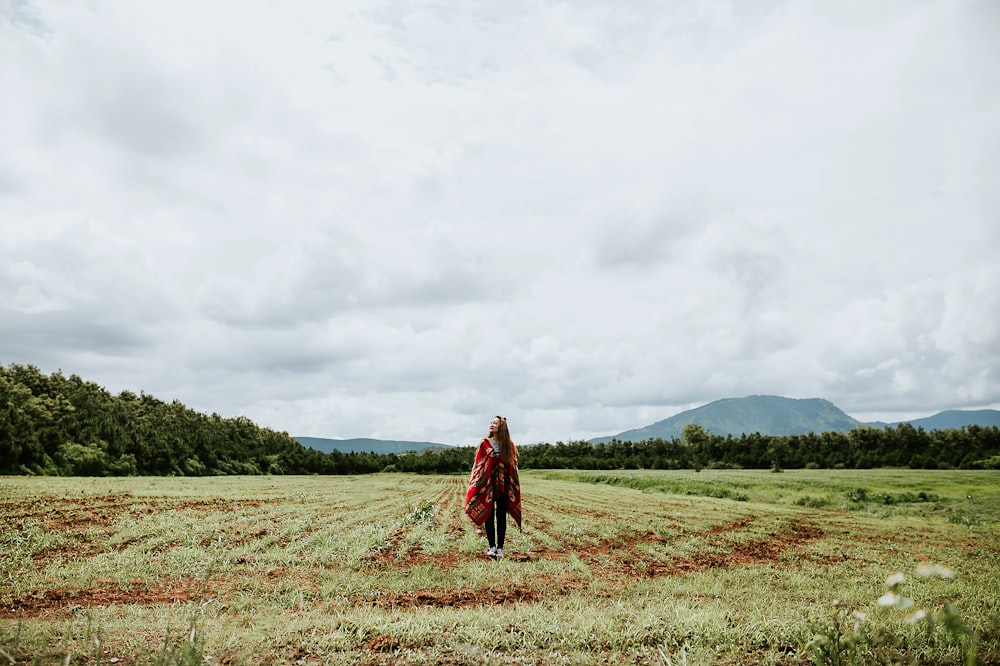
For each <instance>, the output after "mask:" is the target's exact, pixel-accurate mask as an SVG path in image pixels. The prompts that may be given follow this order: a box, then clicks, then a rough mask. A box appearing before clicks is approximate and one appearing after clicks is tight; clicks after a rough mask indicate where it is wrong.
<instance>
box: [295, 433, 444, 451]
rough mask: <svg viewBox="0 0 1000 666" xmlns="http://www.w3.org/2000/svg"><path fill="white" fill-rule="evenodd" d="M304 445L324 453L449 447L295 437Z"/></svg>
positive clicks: (429, 444) (435, 444)
mask: <svg viewBox="0 0 1000 666" xmlns="http://www.w3.org/2000/svg"><path fill="white" fill-rule="evenodd" d="M295 439H296V440H297V441H298V442H299V444H301V445H302V446H307V447H309V448H310V449H316V450H317V451H322V452H323V453H330V452H331V451H341V452H343V453H351V452H354V453H408V452H411V451H424V450H426V449H448V448H451V447H450V446H448V445H447V444H437V443H434V442H405V441H395V440H387V439H370V438H368V437H359V438H356V439H327V438H325V437H295Z"/></svg>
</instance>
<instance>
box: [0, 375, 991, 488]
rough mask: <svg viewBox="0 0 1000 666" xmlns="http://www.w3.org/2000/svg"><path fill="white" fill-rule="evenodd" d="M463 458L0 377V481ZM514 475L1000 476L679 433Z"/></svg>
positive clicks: (523, 461)
mask: <svg viewBox="0 0 1000 666" xmlns="http://www.w3.org/2000/svg"><path fill="white" fill-rule="evenodd" d="M473 454H474V449H473V447H455V448H450V449H442V450H426V451H421V452H414V453H404V454H396V453H389V454H375V453H344V452H340V451H333V452H331V453H323V452H320V451H317V450H315V449H310V448H307V447H304V446H302V445H301V444H300V443H299V442H298V441H296V440H295V439H294V438H293V437H291V436H289V435H288V433H285V432H277V431H274V430H271V429H268V428H263V427H261V426H258V425H257V424H255V423H254V422H252V421H251V420H250V419H248V418H246V417H242V416H240V417H235V418H224V417H222V416H220V415H218V414H212V415H206V414H203V413H200V412H197V411H195V410H192V409H189V408H187V407H186V406H185V405H183V404H182V403H180V402H178V401H176V400H175V401H173V402H169V403H168V402H164V401H162V400H159V399H157V398H155V397H154V396H151V395H148V394H146V393H141V394H139V395H136V394H134V393H132V392H129V391H123V392H121V393H119V394H118V395H112V394H111V393H110V392H109V391H107V390H106V389H104V388H102V387H101V386H99V385H97V384H95V383H93V382H88V381H84V380H83V379H81V378H80V377H78V376H76V375H70V376H68V377H67V376H65V375H63V374H62V373H61V372H55V373H52V374H48V375H46V374H45V373H43V372H41V371H40V370H39V369H38V368H36V367H34V366H31V365H18V364H11V365H9V366H0V474H7V475H48V476H211V475H235V474H244V475H258V474H322V475H327V474H368V473H374V472H387V471H398V472H416V473H462V472H467V471H468V470H469V468H470V466H471V462H472V458H473ZM519 464H520V467H521V468H522V469H694V470H700V469H703V468H705V469H725V468H734V469H739V468H743V469H772V470H775V471H780V470H782V469H796V468H811V469H817V468H820V469H823V468H849V469H865V468H876V467H910V468H920V469H1000V428H997V427H996V426H989V427H982V426H966V427H963V428H960V429H949V430H931V431H930V432H927V431H925V430H924V429H922V428H914V427H913V426H911V425H909V424H905V423H904V424H900V425H897V426H889V427H886V428H882V429H879V428H873V427H861V428H856V429H854V430H852V431H850V432H849V433H841V432H823V433H809V434H807V435H762V434H759V433H753V434H743V435H741V436H739V437H734V436H732V435H727V436H721V435H716V434H713V433H710V432H707V431H706V430H705V429H704V428H702V427H701V426H698V425H689V426H687V427H686V428H685V429H684V432H683V434H682V436H681V437H680V438H672V439H669V440H664V439H659V438H657V439H650V440H645V441H641V442H629V441H617V440H613V441H611V442H608V443H602V444H591V443H590V442H586V441H572V442H568V443H566V442H557V443H555V444H549V443H541V444H535V445H531V446H522V447H520V449H519Z"/></svg>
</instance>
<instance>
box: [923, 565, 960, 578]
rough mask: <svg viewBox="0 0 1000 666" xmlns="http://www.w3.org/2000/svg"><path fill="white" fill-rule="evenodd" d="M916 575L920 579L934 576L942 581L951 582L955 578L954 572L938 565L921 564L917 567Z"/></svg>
mask: <svg viewBox="0 0 1000 666" xmlns="http://www.w3.org/2000/svg"><path fill="white" fill-rule="evenodd" d="M917 575H918V576H920V577H922V578H930V577H932V576H936V577H938V578H941V579H943V580H951V579H952V578H954V577H955V572H954V571H952V570H951V569H949V568H948V567H945V566H942V565H940V564H921V565H920V566H919V567H917Z"/></svg>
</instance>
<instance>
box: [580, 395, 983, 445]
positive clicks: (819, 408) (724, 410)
mask: <svg viewBox="0 0 1000 666" xmlns="http://www.w3.org/2000/svg"><path fill="white" fill-rule="evenodd" d="M691 423H694V424H698V425H700V426H702V427H703V428H704V429H705V430H707V431H709V432H711V433H713V434H716V435H733V436H739V435H741V434H743V433H747V434H750V433H755V432H756V433H760V434H762V435H804V434H806V433H809V432H814V433H821V432H850V431H851V430H853V429H854V428H857V427H859V426H864V425H868V426H872V427H877V428H884V427H886V426H890V425H891V426H895V425H898V424H899V423H910V424H911V425H913V426H914V427H922V428H923V429H924V430H947V429H951V428H961V427H963V426H968V425H981V426H990V425H997V426H1000V411H998V410H995V409H981V410H971V411H962V410H948V411H945V412H940V413H938V414H935V415H933V416H928V417H925V418H921V419H913V420H911V421H900V422H896V423H878V422H876V423H864V422H861V421H859V420H857V419H855V418H854V417H852V416H849V415H847V414H846V413H844V412H843V411H842V410H841V409H840V408H839V407H837V406H836V405H834V404H833V403H832V402H830V401H829V400H823V399H822V398H803V399H796V398H784V397H781V396H773V395H751V396H747V397H745V398H724V399H722V400H716V401H715V402H710V403H708V404H707V405H702V406H701V407H696V408H694V409H689V410H687V411H684V412H681V413H679V414H675V415H674V416H671V417H670V418H667V419H664V420H662V421H657V422H656V423H653V424H650V425H648V426H644V427H642V428H635V429H633V430H626V431H625V432H621V433H618V434H617V435H610V436H606V437H597V438H594V439H591V440H590V441H591V443H594V444H597V443H601V442H610V441H611V440H612V439H617V440H620V441H642V440H646V439H656V438H660V439H665V440H666V439H672V438H680V436H681V432H682V431H683V430H684V426H686V425H688V424H691Z"/></svg>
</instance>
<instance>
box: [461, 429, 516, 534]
mask: <svg viewBox="0 0 1000 666" xmlns="http://www.w3.org/2000/svg"><path fill="white" fill-rule="evenodd" d="M496 493H506V495H507V513H508V515H510V517H511V518H513V519H514V522H515V523H517V529H521V480H520V479H519V478H518V476H517V455H516V453H515V456H514V460H513V462H511V464H509V465H506V464H504V463H503V461H501V460H500V457H499V456H497V455H494V454H493V446H492V445H491V444H490V441H489V440H488V439H485V438H484V439H483V441H482V442H480V443H479V449H478V450H477V451H476V460H475V462H473V463H472V474H471V475H470V476H469V490H468V491H467V492H466V493H465V513H466V515H468V516H469V518H471V519H472V522H474V523H475V524H476V525H477V526H479V527H482V526H483V525H484V524H485V523H486V519H487V518H489V517H490V513H492V512H493V499H494V497H495V496H496Z"/></svg>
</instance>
